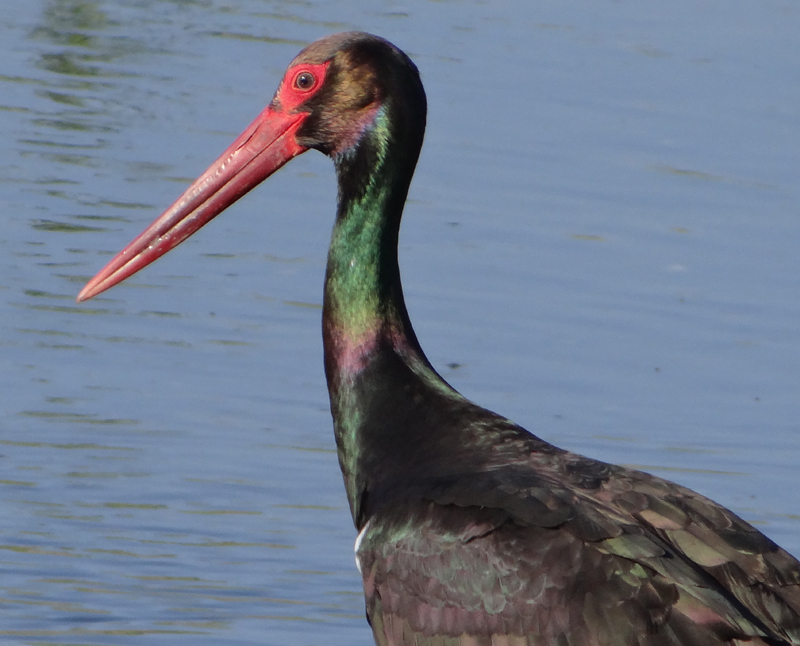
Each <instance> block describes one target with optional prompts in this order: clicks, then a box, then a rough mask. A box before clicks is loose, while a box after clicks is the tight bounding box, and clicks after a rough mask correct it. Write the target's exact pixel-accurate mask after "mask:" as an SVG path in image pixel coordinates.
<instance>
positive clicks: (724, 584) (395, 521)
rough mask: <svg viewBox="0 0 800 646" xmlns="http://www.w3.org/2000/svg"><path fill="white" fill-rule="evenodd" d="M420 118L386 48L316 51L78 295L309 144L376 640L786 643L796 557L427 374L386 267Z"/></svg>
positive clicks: (360, 557) (327, 333)
mask: <svg viewBox="0 0 800 646" xmlns="http://www.w3.org/2000/svg"><path fill="white" fill-rule="evenodd" d="M425 113H426V106H425V94H424V91H423V89H422V85H421V83H420V80H419V75H418V73H417V69H416V67H415V66H414V64H413V63H412V62H411V61H410V60H409V59H408V57H406V56H405V54H403V53H402V52H401V51H400V50H398V49H397V48H396V47H394V46H393V45H391V44H390V43H388V42H386V41H384V40H382V39H380V38H377V37H375V36H370V35H368V34H361V33H348V34H339V35H337V36H332V37H330V38H327V39H323V40H321V41H318V42H316V43H314V44H312V45H311V46H309V47H308V48H306V49H305V50H304V51H303V52H301V54H300V55H299V56H298V57H297V58H296V59H295V60H294V61H293V62H292V63H291V65H290V66H289V69H288V70H287V72H286V75H285V76H284V79H283V81H282V83H281V86H280V88H279V89H278V92H277V93H276V95H275V98H274V99H273V101H272V103H271V104H270V106H269V107H268V108H267V110H265V112H264V113H262V115H260V116H259V117H258V118H257V119H256V121H255V122H254V123H253V124H252V125H251V126H250V127H249V128H248V129H247V130H246V131H245V133H244V134H243V135H242V136H241V137H240V138H239V139H237V140H236V142H234V144H232V145H231V147H230V148H229V149H228V150H227V151H226V152H225V153H224V154H223V156H222V157H221V158H220V159H219V160H218V161H217V162H216V163H215V164H214V165H212V167H211V168H210V169H209V170H208V171H207V172H206V173H205V174H204V175H203V177H202V178H201V179H200V180H198V182H196V183H195V184H194V185H193V186H192V187H190V188H189V189H188V190H187V192H186V193H185V195H184V196H182V197H181V198H180V199H179V200H178V202H176V203H175V204H174V205H173V206H172V207H170V209H168V210H167V211H166V212H165V214H164V215H163V216H162V217H161V218H159V220H157V221H156V222H155V223H154V224H153V225H151V227H150V228H149V229H148V230H147V231H145V232H144V233H143V234H142V235H141V236H139V238H137V239H136V240H135V241H134V242H133V243H131V245H129V246H128V247H127V248H126V249H125V250H124V251H123V252H122V253H121V254H120V255H119V256H118V257H117V258H115V259H114V260H112V262H111V263H109V265H108V266H107V267H106V268H105V269H104V270H103V271H102V272H100V274H98V276H97V277H95V278H94V279H93V280H92V281H91V282H90V283H89V284H88V285H87V286H86V287H85V288H84V290H83V291H82V292H81V295H80V297H79V299H81V300H83V299H85V298H90V297H91V296H93V295H95V294H97V293H99V292H100V291H103V290H104V289H107V288H108V287H110V286H112V285H113V284H115V283H117V282H119V281H120V280H122V279H123V278H125V277H126V276H128V275H130V274H131V273H133V272H134V271H137V270H138V269H140V268H141V267H143V266H145V265H146V264H147V263H149V262H151V261H152V260H154V259H155V258H157V257H158V256H160V255H162V254H163V253H165V252H166V251H167V250H169V249H171V248H172V247H174V246H175V245H176V244H178V243H179V242H180V241H181V240H183V239H185V237H187V236H188V235H190V234H191V233H193V232H194V231H195V230H197V229H198V228H200V226H202V225H203V224H204V223H205V222H207V221H209V220H210V219H211V218H213V217H215V216H216V215H217V214H218V213H219V212H221V211H222V210H223V209H224V208H225V207H226V206H228V205H229V204H230V203H231V202H233V201H235V200H236V199H238V197H240V196H241V195H243V194H244V193H245V192H247V191H248V190H250V189H251V188H252V187H253V186H255V185H256V184H257V183H258V182H260V181H261V180H263V179H264V178H265V177H267V176H268V175H269V174H271V173H272V172H273V171H274V170H276V169H277V168H279V167H280V166H281V165H283V164H284V163H286V161H288V160H289V159H291V158H292V157H294V156H295V155H298V154H300V153H302V152H304V151H305V150H307V149H309V148H316V149H319V150H320V151H322V152H324V153H326V154H328V155H330V156H331V157H332V158H333V160H334V163H335V166H336V171H337V175H338V180H339V206H338V210H337V217H336V224H335V226H334V230H333V235H332V240H331V249H330V253H329V258H328V270H327V275H326V286H325V305H324V312H323V336H324V344H325V369H326V375H327V378H328V386H329V391H330V396H331V411H332V414H333V420H334V430H335V433H336V441H337V446H338V449H339V461H340V464H341V467H342V472H343V475H344V480H345V488H346V491H347V496H348V500H349V503H350V507H351V510H352V513H353V520H354V522H355V524H356V527H357V528H358V530H359V536H358V540H357V543H356V547H357V555H356V558H357V562H358V564H359V568H360V570H361V573H362V576H363V579H364V593H365V597H366V605H367V617H368V619H369V621H370V623H371V625H372V629H373V633H374V636H375V641H376V643H377V644H379V645H380V646H401V645H403V646H411V645H414V646H501V645H502V646H521V645H523V644H528V645H534V644H535V645H536V646H617V645H620V646H621V645H625V646H634V645H645V644H647V645H652V646H678V645H681V646H695V645H696V646H711V645H714V644H729V645H733V644H752V645H754V646H755V645H759V644H770V645H772V646H776V645H779V644H800V564H798V562H797V561H796V560H795V559H794V558H793V557H791V556H790V555H789V554H787V553H786V552H785V551H783V550H782V549H781V548H779V547H778V546H777V545H775V544H774V543H773V542H772V541H770V540H769V539H768V538H766V537H765V536H764V535H762V534H761V533H759V532H758V531H757V530H756V529H755V528H753V527H752V526H750V525H748V524H747V523H746V522H744V521H743V520H742V519H740V518H738V517H737V516H736V515H735V514H733V513H732V512H730V511H728V510H727V509H724V508H723V507H720V506H719V505H717V504H716V503H714V502H712V501H710V500H708V499H706V498H703V497H702V496H700V495H698V494H696V493H694V492H692V491H690V490H688V489H685V488H683V487H680V486H678V485H676V484H673V483H671V482H667V481H665V480H662V479H660V478H656V477H654V476H650V475H647V474H645V473H640V472H638V471H633V470H631V469H625V468H623V467H618V466H613V465H609V464H604V463H601V462H597V461H594V460H590V459H587V458H584V457H581V456H578V455H575V454H572V453H569V452H566V451H563V450H561V449H558V448H556V447H554V446H552V445H550V444H548V443H546V442H544V441H543V440H540V439H539V438H537V437H535V436H533V435H531V434H530V433H528V432H527V431H525V430H524V429H522V428H520V427H519V426H517V425H515V424H514V423H512V422H511V421H509V420H507V419H505V418H503V417H501V416H499V415H496V414H495V413H492V412H490V411H487V410H484V409H482V408H480V407H478V406H476V405H475V404H473V403H471V402H469V401H468V400H466V399H465V398H463V397H462V396H461V395H460V394H458V393H457V392H456V391H455V390H453V389H452V388H451V387H450V386H449V385H448V384H447V383H446V382H445V381H444V380H443V379H442V378H441V377H440V376H439V375H438V374H437V373H436V371H435V370H434V369H433V367H432V366H431V365H430V363H429V362H428V360H427V358H426V357H425V355H424V353H423V352H422V349H421V348H420V346H419V343H418V342H417V339H416V336H415V335H414V331H413V329H412V327H411V323H410V321H409V318H408V314H407V312H406V308H405V304H404V302H403V294H402V287H401V284H400V273H399V269H398V265H397V237H398V230H399V226H400V217H401V214H402V211H403V205H404V202H405V198H406V194H407V191H408V186H409V183H410V181H411V176H412V175H413V171H414V167H415V165H416V161H417V157H418V155H419V150H420V147H421V145H422V137H423V133H424V127H425Z"/></svg>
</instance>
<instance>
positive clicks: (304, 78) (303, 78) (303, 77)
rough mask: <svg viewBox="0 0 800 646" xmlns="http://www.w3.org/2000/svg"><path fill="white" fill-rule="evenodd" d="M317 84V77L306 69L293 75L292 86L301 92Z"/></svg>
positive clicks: (309, 89) (311, 88)
mask: <svg viewBox="0 0 800 646" xmlns="http://www.w3.org/2000/svg"><path fill="white" fill-rule="evenodd" d="M316 85H317V77H316V76H314V75H313V74H312V73H311V72H309V71H308V70H303V71H302V72H298V74H297V76H295V77H294V87H295V89H296V90H300V91H301V92H310V91H311V90H313V89H314V87H315V86H316Z"/></svg>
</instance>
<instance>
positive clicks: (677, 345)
mask: <svg viewBox="0 0 800 646" xmlns="http://www.w3.org/2000/svg"><path fill="white" fill-rule="evenodd" d="M344 5H345V3H324V2H317V1H314V0H311V1H309V2H305V3H296V2H285V3H283V2H269V1H257V0H241V1H239V2H218V1H216V0H208V1H196V2H192V1H188V0H187V1H173V2H155V1H147V0H140V1H136V2H134V1H129V2H125V1H119V2H91V1H79V0H49V1H48V0H32V1H30V2H24V3H14V5H13V6H14V9H13V11H9V10H8V7H6V10H5V11H4V12H3V15H2V17H0V34H1V36H0V42H2V45H0V49H1V50H2V54H3V56H2V62H0V133H1V135H2V154H1V155H0V208H1V209H2V229H0V252H1V253H0V263H2V269H1V270H0V386H2V390H0V392H2V395H0V513H2V519H3V520H2V523H0V573H1V576H0V605H2V617H3V620H2V623H1V624H0V640H2V641H5V642H8V643H18V644H72V645H78V644H130V643H147V644H299V645H305V644H317V645H336V644H342V645H345V644H347V645H352V644H365V645H366V644H369V643H371V637H370V635H369V632H368V629H367V626H366V623H365V621H364V620H363V602H362V599H361V585H360V581H359V578H358V574H357V572H356V570H355V567H354V564H353V558H352V542H353V539H354V537H355V532H354V530H353V527H352V523H351V521H350V518H349V511H348V509H347V506H346V502H345V498H344V492H343V487H342V484H341V478H340V475H339V471H338V465H337V462H336V456H335V452H334V445H333V438H332V433H331V422H330V418H329V413H328V408H327V406H328V404H327V394H326V390H325V383H324V379H323V374H322V364H321V357H322V347H321V341H320V334H319V325H320V303H321V294H322V278H323V271H324V262H325V252H326V245H327V238H328V236H329V233H330V227H331V224H332V215H333V208H334V200H335V190H336V189H335V185H334V181H333V173H332V169H331V167H330V163H329V161H328V160H326V159H325V158H324V157H322V156H320V155H318V154H316V153H314V154H309V155H306V156H304V157H302V158H300V159H298V160H296V161H295V162H293V163H292V164H290V165H289V166H288V167H287V168H285V169H284V170H283V171H281V172H280V173H279V174H278V175H277V176H276V177H274V178H272V180H270V181H269V182H268V183H267V184H265V185H264V186H263V187H261V188H260V189H259V190H257V191H255V192H254V193H253V194H251V195H249V196H248V197H247V198H245V199H244V200H242V202H241V203H240V204H238V205H237V206H236V207H235V208H233V209H231V211H230V212H228V213H227V214H225V215H224V216H222V217H220V218H219V219H218V220H216V221H215V222H214V223H213V224H211V225H209V226H208V227H207V228H206V229H204V230H203V232H202V233H201V234H199V235H198V236H196V237H195V238H193V239H192V240H191V241H190V242H188V243H186V244H185V245H184V246H182V247H181V248H180V249H179V250H176V251H175V252H173V253H172V254H170V256H169V257H168V258H165V259H163V260H162V261H160V262H158V263H157V264H155V265H154V266H152V267H150V268H148V269H147V271H145V272H143V273H142V274H141V275H139V276H137V277H135V278H134V279H132V280H130V281H128V283H127V284H125V285H123V286H120V287H118V288H116V289H114V290H113V291H111V292H110V293H108V294H106V295H103V296H102V297H100V298H97V299H95V300H93V301H91V302H89V303H87V304H83V305H81V306H77V305H75V303H74V297H75V294H76V293H77V291H78V290H79V288H80V286H81V285H82V284H83V283H84V282H85V280H87V279H88V278H89V277H90V276H91V275H93V274H94V273H95V272H96V271H97V270H98V269H99V268H100V267H101V266H102V265H103V264H104V263H105V262H106V261H107V260H108V258H109V255H110V254H111V253H113V252H116V251H117V250H119V249H120V248H121V247H122V246H123V245H124V244H125V243H127V242H128V241H129V240H130V239H131V238H132V237H133V236H134V235H135V234H136V233H138V232H139V231H140V230H141V229H142V228H143V227H144V225H145V224H147V223H149V222H150V220H152V219H153V218H154V217H155V216H156V215H158V213H160V211H161V210H162V209H163V208H164V207H165V206H166V205H168V204H169V203H170V202H171V201H172V200H173V199H174V198H175V197H176V195H177V194H178V193H180V192H181V191H182V189H183V188H184V187H185V186H186V185H187V183H188V182H189V181H190V180H191V179H192V178H193V177H194V176H196V175H197V174H198V173H199V172H201V171H202V170H203V169H205V167H206V166H207V165H208V163H209V162H210V161H212V160H213V159H214V158H215V157H216V156H217V155H218V154H219V153H220V152H221V151H222V150H223V149H224V147H225V146H226V145H227V144H228V142H229V141H230V140H231V139H232V138H233V137H234V136H235V135H236V134H238V132H239V131H240V130H241V129H242V128H244V126H245V125H247V124H248V123H249V122H250V121H251V120H252V118H253V117H254V116H255V115H256V114H257V113H258V112H259V111H260V110H261V109H262V107H263V106H264V104H265V103H266V102H267V101H268V100H269V98H270V97H271V96H272V93H273V91H274V89H275V87H276V84H277V82H278V80H279V79H280V76H281V74H282V72H283V70H284V68H285V66H286V64H287V63H288V61H289V60H291V58H292V57H293V56H294V55H295V54H296V53H297V51H299V49H300V48H301V47H302V46H303V45H305V44H306V43H308V42H310V41H312V40H314V39H316V38H318V37H320V36H322V35H325V34H328V33H331V32H335V31H341V30H345V29H364V30H368V31H373V32H376V33H379V34H381V35H383V36H385V37H387V38H389V39H390V40H392V41H394V42H396V43H397V44H398V45H399V46H401V47H402V48H403V49H405V50H406V51H408V52H409V53H410V54H411V55H412V57H413V58H414V60H415V61H416V63H417V64H418V65H419V67H420V68H421V70H422V73H423V78H424V81H425V83H426V87H427V89H428V96H429V103H430V106H431V110H430V119H429V130H428V138H427V142H426V147H425V150H424V151H423V156H422V160H421V163H420V169H419V174H418V177H417V179H416V181H415V183H414V186H413V187H412V192H411V199H410V205H409V209H408V211H407V219H406V222H405V225H404V228H403V232H402V239H401V264H402V268H403V272H404V280H405V289H406V294H407V297H408V301H409V309H410V311H411V316H412V319H413V320H414V321H415V323H416V328H417V332H418V335H419V336H420V338H421V341H422V344H423V346H424V347H425V348H426V349H427V351H428V354H429V356H430V358H431V360H432V361H433V363H434V365H436V366H437V367H438V368H439V369H440V370H441V371H442V373H443V374H444V375H445V376H446V377H447V378H448V379H449V380H450V381H451V382H452V383H453V384H454V385H455V386H456V387H457V388H458V389H459V390H461V391H462V392H463V393H465V394H466V395H468V396H469V397H471V398H473V399H475V400H476V401H478V402H480V403H482V404H484V405H486V406H488V407H490V408H493V409H495V410H498V411H501V412H503V413H505V414H507V415H509V416H510V417H512V418H513V419H515V420H517V421H518V422H520V423H522V424H523V425H525V426H526V427H528V428H529V429H531V430H532V431H534V432H536V433H537V434H539V435H540V436H542V437H544V438H546V439H548V440H550V441H553V442H555V443H557V444H559V445H562V446H565V447H567V448H570V449H573V450H576V451H580V452H582V453H587V454H590V455H592V456H594V457H598V458H601V459H605V460H610V461H613V462H620V463H625V464H631V465H637V466H640V467H642V468H646V469H647V470H649V471H652V472H654V473H657V474H658V475H662V476H666V477H669V478H672V479H675V480H677V481H679V482H681V483H683V484H686V485H688V486H690V487H693V488H695V489H698V490H700V491H701V492H703V493H704V494H706V495H709V496H711V497H713V498H715V499H717V500H719V501H720V502H722V503H724V504H726V505H728V506H730V507H731V508H733V509H735V510H736V511H737V512H738V513H740V514H741V515H743V516H744V517H745V518H747V519H748V520H750V521H751V522H754V523H757V524H758V525H759V526H760V527H761V528H762V529H763V531H765V532H766V533H767V534H769V535H770V536H771V537H773V538H774V539H776V540H777V541H778V542H780V543H781V544H782V545H784V546H785V547H786V548H788V549H789V550H790V551H793V552H794V553H795V554H800V515H799V514H800V498H799V497H798V496H797V494H796V491H797V489H798V485H800V477H798V475H797V468H796V466H797V464H798V463H800V439H798V438H800V433H799V432H798V431H800V429H798V424H799V422H798V420H800V397H798V371H800V368H798V366H800V339H799V338H798V331H797V330H798V320H800V296H799V295H800V263H798V249H800V224H798V202H799V200H798V197H800V195H799V194H800V190H798V181H797V180H798V178H797V175H798V170H799V169H800V159H798V156H799V155H800V153H798V151H800V76H798V72H797V61H798V60H800V39H798V38H797V34H798V33H800V7H798V6H797V4H796V3H794V2H791V1H789V0H785V1H767V2H763V3H757V4H752V3H745V2H738V1H733V2H730V1H729V0H725V1H723V0H713V1H710V2H706V3H701V4H697V3H694V2H688V1H684V0H678V1H677V2H673V3H669V6H668V8H661V9H659V8H657V7H655V6H641V7H639V6H636V5H635V4H630V3H611V2H605V1H601V2H599V3H597V2H596V3H589V4H587V3H574V2H562V1H559V2H541V3H530V2H523V1H522V0H517V1H516V2H491V3H488V2H486V3H481V2H467V3H455V2H418V1H417V2H409V3H405V4H394V3H383V2H376V3H368V2H354V3H346V7H344ZM343 7H344V8H343Z"/></svg>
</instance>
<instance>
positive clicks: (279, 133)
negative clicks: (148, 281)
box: [78, 107, 308, 302]
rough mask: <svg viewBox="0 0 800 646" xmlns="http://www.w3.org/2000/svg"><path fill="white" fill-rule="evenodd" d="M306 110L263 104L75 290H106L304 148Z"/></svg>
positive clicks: (83, 297)
mask: <svg viewBox="0 0 800 646" xmlns="http://www.w3.org/2000/svg"><path fill="white" fill-rule="evenodd" d="M307 116H308V113H307V112H295V113H284V112H279V111H276V110H274V109H272V108H271V107H268V108H267V109H266V110H264V111H263V112H262V113H261V114H260V115H258V117H256V120H255V121H253V123H251V124H250V125H249V126H248V127H247V129H246V130H245V131H244V132H243V133H242V134H241V135H239V137H237V139H236V141H234V142H233V143H232V144H231V145H230V146H229V147H228V149H227V150H226V151H225V152H224V153H222V156H221V157H220V158H219V159H217V161H215V162H214V163H213V164H211V166H210V167H209V168H208V170H206V172H205V173H203V174H202V175H201V176H200V177H199V178H198V179H196V180H195V182H194V183H193V184H192V185H191V186H190V187H189V188H188V189H186V191H185V192H184V194H183V195H181V196H180V197H179V198H178V199H177V200H176V201H175V203H174V204H173V205H172V206H171V207H169V208H168V209H167V210H166V211H164V213H163V214H162V215H161V217H159V218H158V219H156V221H155V222H153V223H152V224H151V225H150V226H149V227H147V228H146V229H145V230H144V231H142V233H140V234H139V236H138V237H137V238H136V239H135V240H134V241H133V242H131V243H130V244H129V245H128V246H127V247H125V248H124V249H123V250H122V251H120V252H119V253H118V254H117V255H116V256H114V259H113V260H112V261H111V262H109V263H108V264H107V265H106V266H105V267H104V268H103V269H102V271H100V273H98V274H97V275H96V276H95V277H94V278H92V280H90V281H89V282H88V283H87V284H86V286H85V287H84V288H83V289H82V290H81V293H80V294H78V302H81V301H85V300H87V299H89V298H92V297H93V296H97V294H99V293H101V292H104V291H105V290H107V289H108V288H110V287H113V286H114V285H116V284H117V283H119V282H121V281H123V280H125V279H126V278H127V277H128V276H130V275H131V274H135V273H136V272H137V271H139V270H140V269H142V268H143V267H146V266H147V265H149V264H150V263H151V262H153V261H154V260H155V259H156V258H159V257H161V256H163V255H164V254H165V253H167V252H168V251H169V250H170V249H172V248H173V247H176V246H178V245H179V244H180V243H181V242H183V241H184V240H186V238H188V237H189V236H190V235H192V234H193V233H194V232H195V231H197V230H198V229H199V228H200V227H202V226H203V225H204V224H206V223H207V222H209V221H210V220H212V219H213V218H214V217H216V216H217V215H219V214H220V213H221V212H222V211H224V210H225V209H226V208H227V207H228V206H230V205H231V204H233V203H234V202H235V201H236V200H238V199H239V198H240V197H242V195H244V194H245V193H247V192H248V191H249V190H250V189H252V188H253V187H254V186H256V185H257V184H259V183H261V182H262V181H264V180H265V179H266V178H267V177H269V176H270V175H272V173H274V172H275V171H276V170H278V169H279V168H280V167H281V166H283V165H284V164H285V163H286V162H288V161H289V160H290V159H292V158H293V157H296V156H297V155H299V154H301V153H304V152H305V151H306V150H308V149H307V148H305V147H303V146H301V145H299V144H298V143H297V138H296V137H295V134H296V133H297V130H298V129H299V128H300V126H301V125H302V123H303V121H305V119H306V117H307Z"/></svg>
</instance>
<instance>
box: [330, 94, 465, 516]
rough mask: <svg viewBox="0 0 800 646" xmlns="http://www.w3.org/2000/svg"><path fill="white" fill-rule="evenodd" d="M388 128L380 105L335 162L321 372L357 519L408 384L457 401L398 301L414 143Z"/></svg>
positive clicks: (396, 437) (393, 439)
mask: <svg viewBox="0 0 800 646" xmlns="http://www.w3.org/2000/svg"><path fill="white" fill-rule="evenodd" d="M390 125H391V124H390V121H389V115H387V113H386V112H385V111H383V110H381V111H379V112H378V114H377V117H376V121H375V123H374V125H373V127H372V128H371V129H370V130H369V131H367V132H366V133H365V134H364V136H363V138H362V141H361V142H360V144H359V146H358V147H357V148H356V149H354V150H353V151H351V152H350V153H348V154H345V155H343V156H342V157H341V158H339V159H337V160H336V165H337V173H338V177H339V207H338V213H337V218H336V224H335V226H334V229H333V235H332V240H331V246H330V251H329V254H328V268H327V275H326V284H325V300H324V310H323V340H324V346H325V370H326V375H327V378H328V388H329V391H330V397H331V410H332V413H333V419H334V427H335V432H336V440H337V446H338V451H339V460H340V463H341V467H342V471H343V474H344V478H345V487H346V489H347V494H348V498H349V500H350V506H351V510H352V512H353V516H354V520H356V524H359V520H358V517H359V515H360V511H359V510H360V507H361V505H362V502H363V501H361V500H360V498H361V497H362V496H363V495H364V494H365V492H366V490H367V487H368V483H369V481H370V480H371V479H373V480H374V478H376V477H377V474H376V473H371V471H373V472H374V471H378V470H380V469H381V465H380V462H381V458H380V457H379V456H380V454H381V453H382V452H383V451H384V449H385V447H387V446H391V445H392V444H393V443H398V442H400V443H402V441H403V440H402V438H401V437H400V435H402V434H404V433H405V431H404V429H402V428H399V427H397V425H396V422H394V421H392V419H394V418H392V419H390V418H389V417H388V416H389V415H391V413H390V412H387V408H389V407H391V406H392V405H393V404H394V403H396V402H397V399H398V398H402V397H404V396H407V395H408V393H407V392H403V391H404V390H405V391H408V390H409V389H413V390H414V391H417V390H422V391H425V392H436V393H439V394H440V395H445V396H448V397H454V398H460V396H459V395H457V393H455V391H453V390H452V388H450V386H449V385H447V384H446V383H445V381H444V380H443V379H442V378H441V377H440V376H439V375H438V374H437V373H436V372H435V370H434V369H433V368H432V367H431V365H430V363H429V362H428V360H427V359H426V358H425V355H424V354H423V352H422V349H421V348H420V346H419V343H418V342H417V338H416V335H415V334H414V330H413V329H412V327H411V322H410V320H409V318H408V313H407V311H406V306H405V302H404V301H403V291H402V287H401V284H400V270H399V266H398V261H397V240H398V233H399V228H400V218H401V215H402V211H403V205H404V203H405V199H406V194H407V193H408V187H409V184H410V182H411V176H412V174H413V171H414V166H415V164H416V160H417V156H418V154H419V146H417V147H416V149H415V146H414V145H413V142H412V145H411V146H409V142H408V141H403V142H398V141H397V140H396V139H395V138H394V137H393V136H392V131H391V129H390ZM423 126H424V123H423ZM418 139H419V142H420V143H421V139H422V136H421V132H420V133H418ZM409 148H410V150H409ZM401 382H402V383H401ZM398 389H399V390H400V392H398ZM378 427H380V429H378Z"/></svg>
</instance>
